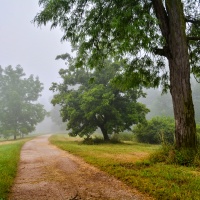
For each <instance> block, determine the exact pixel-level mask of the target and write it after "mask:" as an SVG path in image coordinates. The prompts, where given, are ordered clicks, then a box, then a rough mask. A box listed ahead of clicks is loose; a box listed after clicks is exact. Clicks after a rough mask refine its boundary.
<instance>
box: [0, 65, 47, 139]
mask: <svg viewBox="0 0 200 200" xmlns="http://www.w3.org/2000/svg"><path fill="white" fill-rule="evenodd" d="M42 89H43V86H42V83H41V82H40V81H39V79H38V77H36V78H34V77H33V75H31V76H29V77H28V78H25V73H24V71H23V69H22V68H21V67H20V66H17V67H16V68H15V69H14V68H13V67H12V66H8V67H6V68H5V69H3V68H2V67H0V135H3V136H4V137H5V138H9V137H10V136H14V139H16V138H17V136H21V137H23V135H24V134H28V133H30V132H32V131H33V130H34V129H35V126H36V124H38V123H39V122H41V121H42V120H43V119H44V117H45V115H46V111H45V109H44V107H43V105H41V104H39V103H35V102H37V99H38V97H39V96H40V93H41V91H42Z"/></svg>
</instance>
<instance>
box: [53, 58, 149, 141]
mask: <svg viewBox="0 0 200 200" xmlns="http://www.w3.org/2000/svg"><path fill="white" fill-rule="evenodd" d="M73 63H74V62H73V60H71V61H70V62H69V67H68V69H66V70H64V69H61V70H60V72H59V73H60V75H61V77H62V79H63V83H61V84H56V83H53V86H52V87H51V90H53V91H56V92H57V94H56V95H55V96H54V98H53V100H52V103H53V104H54V105H55V104H60V106H61V116H62V117H63V121H67V129H68V130H71V132H70V135H72V136H76V135H79V136H81V137H82V136H87V137H89V136H90V135H91V134H92V133H93V132H94V131H95V130H96V129H97V128H98V127H99V128H100V130H101V132H102V134H103V137H104V140H109V135H110V134H112V133H119V132H122V131H124V130H126V129H130V127H131V126H132V125H133V124H137V123H138V122H143V121H145V115H146V113H147V112H148V109H147V108H146V107H145V106H144V105H143V104H141V103H137V102H136V100H137V98H138V97H139V96H140V95H141V94H142V92H141V91H137V90H133V89H130V90H128V91H122V90H120V89H118V88H116V87H115V85H114V84H113V83H112V81H111V79H112V78H114V76H115V75H116V74H117V73H118V72H119V70H120V65H119V64H111V63H110V62H108V61H107V66H106V67H105V68H104V69H102V70H101V71H99V70H98V69H95V70H89V69H87V68H86V67H84V68H81V69H77V68H75V67H74V65H73ZM72 86H76V88H74V87H72Z"/></svg>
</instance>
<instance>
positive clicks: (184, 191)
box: [50, 135, 200, 200]
mask: <svg viewBox="0 0 200 200" xmlns="http://www.w3.org/2000/svg"><path fill="white" fill-rule="evenodd" d="M50 141H51V142H52V143H53V144H55V145H57V146H58V147H60V148H62V149H63V150H66V151H68V152H71V153H73V154H74V155H77V156H80V157H82V158H83V159H84V160H85V161H86V162H88V163H90V164H92V165H94V166H96V167H98V168H100V169H101V170H103V171H105V172H107V173H109V174H111V175H113V176H115V177H116V178H118V179H120V180H122V181H123V182H125V183H126V184H127V185H129V186H130V187H133V188H137V189H138V190H139V191H141V192H143V193H147V194H149V195H150V196H153V197H154V198H155V199H163V200H167V199H170V200H171V199H172V200H178V199H184V200H191V199H194V200H195V199H199V197H200V172H199V171H200V169H199V168H198V167H195V166H189V167H186V166H180V165H176V164H171V163H170V162H169V161H168V162H164V160H166V158H167V157H169V154H170V148H171V147H170V146H166V147H165V149H164V150H163V149H162V148H160V147H161V146H159V145H149V144H141V143H121V144H101V145H85V144H83V143H81V141H72V140H71V139H70V140H69V139H68V138H67V137H65V136H59V135H58V136H52V137H51V138H50ZM155 152H156V153H155ZM158 152H159V153H158ZM160 152H161V153H160ZM152 153H153V157H152V156H151V159H149V157H148V156H149V155H150V154H152ZM172 153H173V152H171V154H172ZM155 154H157V155H156V156H155ZM181 155H182V154H181ZM186 155H187V156H188V154H187V153H186ZM170 156H171V157H172V158H174V155H170ZM176 159H177V161H179V160H180V161H181V162H183V163H185V161H184V159H183V158H182V156H180V155H179V154H177V158H176ZM158 161H160V162H158Z"/></svg>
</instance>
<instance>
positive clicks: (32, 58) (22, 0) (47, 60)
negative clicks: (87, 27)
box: [0, 0, 70, 103]
mask: <svg viewBox="0 0 200 200" xmlns="http://www.w3.org/2000/svg"><path fill="white" fill-rule="evenodd" d="M0 2H1V4H0V5H1V6H0V65H1V66H2V67H3V68H4V67H7V66H8V65H12V66H13V67H15V66H17V65H18V64H19V65H21V67H22V68H23V69H24V71H25V73H26V74H27V75H30V74H33V75H35V76H39V78H40V81H41V82H42V83H44V87H45V89H44V91H43V96H42V101H43V102H44V103H47V102H48V101H49V97H50V96H52V94H53V93H52V92H50V91H49V87H50V86H51V82H58V81H59V80H61V79H59V74H58V71H59V69H60V68H62V67H64V62H62V61H56V60H55V57H56V56H57V55H59V54H63V53H66V52H68V53H70V45H69V43H66V42H64V43H61V42H60V39H61V37H62V32H61V31H60V29H59V28H57V29H54V30H50V26H46V27H44V26H43V27H41V28H38V27H37V26H36V25H34V24H33V23H31V21H32V20H33V18H34V16H35V15H36V14H37V13H38V12H39V11H40V10H41V8H39V5H38V0H0Z"/></svg>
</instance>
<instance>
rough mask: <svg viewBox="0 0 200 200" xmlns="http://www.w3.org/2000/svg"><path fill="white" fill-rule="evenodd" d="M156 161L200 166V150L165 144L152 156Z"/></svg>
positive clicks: (152, 159)
mask: <svg viewBox="0 0 200 200" xmlns="http://www.w3.org/2000/svg"><path fill="white" fill-rule="evenodd" d="M150 160H151V161H152V162H154V163H156V162H165V163H166V164H176V165H183V166H200V150H198V151H194V150H193V149H189V148H188V149H176V148H175V146H174V145H165V144H164V145H163V146H162V148H161V149H159V150H158V151H156V152H155V153H153V154H152V155H151V156H150Z"/></svg>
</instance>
